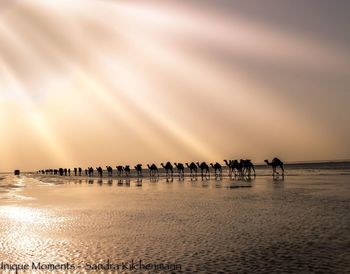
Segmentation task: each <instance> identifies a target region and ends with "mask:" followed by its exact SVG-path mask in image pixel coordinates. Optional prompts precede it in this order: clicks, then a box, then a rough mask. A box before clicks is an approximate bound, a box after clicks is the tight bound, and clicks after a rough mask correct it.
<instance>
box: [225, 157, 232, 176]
mask: <svg viewBox="0 0 350 274" xmlns="http://www.w3.org/2000/svg"><path fill="white" fill-rule="evenodd" d="M224 163H225V165H226V166H227V167H228V172H229V175H232V173H233V165H232V160H229V161H227V160H224Z"/></svg>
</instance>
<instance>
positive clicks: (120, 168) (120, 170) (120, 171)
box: [116, 166, 124, 177]
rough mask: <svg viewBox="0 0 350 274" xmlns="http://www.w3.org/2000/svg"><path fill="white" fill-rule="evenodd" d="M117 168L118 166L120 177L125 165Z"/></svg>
mask: <svg viewBox="0 0 350 274" xmlns="http://www.w3.org/2000/svg"><path fill="white" fill-rule="evenodd" d="M116 168H117V172H118V176H119V177H120V176H122V175H123V170H124V167H123V166H116Z"/></svg>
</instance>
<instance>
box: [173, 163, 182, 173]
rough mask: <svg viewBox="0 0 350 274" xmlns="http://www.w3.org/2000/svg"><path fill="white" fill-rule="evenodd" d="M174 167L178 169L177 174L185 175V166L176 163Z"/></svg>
mask: <svg viewBox="0 0 350 274" xmlns="http://www.w3.org/2000/svg"><path fill="white" fill-rule="evenodd" d="M174 165H175V166H176V168H177V172H178V173H179V176H181V175H184V174H185V167H184V165H183V164H182V163H174Z"/></svg>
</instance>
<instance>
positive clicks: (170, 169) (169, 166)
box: [160, 162, 174, 176]
mask: <svg viewBox="0 0 350 274" xmlns="http://www.w3.org/2000/svg"><path fill="white" fill-rule="evenodd" d="M160 165H161V166H162V167H163V168H164V169H165V171H166V175H167V176H168V175H169V173H171V175H173V173H174V171H173V165H172V164H171V163H170V162H167V163H166V164H165V165H163V163H161V164H160Z"/></svg>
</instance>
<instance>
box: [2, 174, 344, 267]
mask: <svg viewBox="0 0 350 274" xmlns="http://www.w3.org/2000/svg"><path fill="white" fill-rule="evenodd" d="M289 173H290V175H289V176H286V177H285V178H284V180H282V178H281V177H280V178H277V179H276V180H273V179H272V177H270V176H258V177H256V179H254V180H251V181H249V180H231V179H229V178H227V177H224V178H222V179H221V180H220V179H218V180H215V178H213V177H212V178H211V179H204V180H202V179H201V178H198V179H194V178H192V180H191V178H187V177H186V178H185V179H184V181H181V180H179V179H178V178H177V177H174V179H173V180H166V179H165V178H160V179H159V181H156V180H150V179H149V178H144V179H143V180H142V182H141V181H140V180H139V181H137V180H136V179H131V180H130V181H128V180H117V179H113V180H108V179H107V178H106V179H103V180H102V181H101V180H99V179H97V178H95V179H90V180H88V179H85V178H62V177H61V178H59V177H52V176H38V175H34V174H26V175H23V176H20V177H15V176H12V175H3V176H2V177H3V179H2V180H0V218H1V223H0V260H1V262H2V263H3V266H2V267H9V266H8V265H9V264H19V265H25V264H28V265H29V270H28V271H27V273H31V272H35V271H37V272H39V270H38V269H35V268H36V267H41V268H42V272H45V273H48V272H51V271H48V269H49V270H50V267H51V268H52V265H53V264H65V265H61V266H59V267H58V269H61V272H63V273H86V272H88V273H147V272H148V273H155V272H157V271H156V270H155V268H156V266H155V264H157V265H158V266H159V267H161V266H160V264H163V265H162V267H168V268H173V269H174V268H175V267H176V270H175V271H168V272H167V271H165V270H164V269H163V270H161V271H158V272H162V273H170V272H174V273H181V272H183V273H192V272H197V273H219V272H221V273H350V213H349V212H350V199H349V198H350V175H349V174H348V173H347V172H346V171H345V172H344V170H341V171H334V170H331V171H329V172H328V171H327V170H322V171H320V170H316V171H315V172H303V171H300V170H298V171H295V172H294V173H293V172H289ZM293 174H294V175H293ZM108 260H109V261H108ZM132 260H134V262H139V261H140V260H142V264H143V267H146V264H148V263H149V264H151V265H150V266H149V267H150V269H149V270H145V268H143V269H142V270H140V269H138V270H135V269H134V270H133V271H130V269H125V266H126V265H128V267H129V268H130V262H131V261H132ZM108 262H109V263H110V264H111V265H109V266H107V265H106V264H107V263H108ZM123 262H124V263H125V264H124V270H123V269H122V267H123V265H121V264H122V263H123ZM32 263H34V265H33V264H32ZM39 263H40V264H41V265H38V264H39ZM4 264H7V266H5V265H4ZM50 264H51V265H50ZM98 264H100V265H98ZM117 264H120V265H119V266H117ZM0 267H1V265H0ZM12 267H14V266H12ZM17 267H20V266H17ZM33 267H34V269H33ZM68 267H69V269H68V270H67V268H68ZM108 267H109V268H113V267H114V268H117V267H119V269H120V270H119V271H117V270H106V269H108ZM136 267H141V266H140V265H137V266H136ZM180 267H181V270H180ZM97 268H100V270H91V269H97ZM101 268H105V271H103V270H101ZM1 272H3V271H1ZM56 272H57V271H56ZM58 272H59V271H58ZM12 273H14V272H12Z"/></svg>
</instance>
